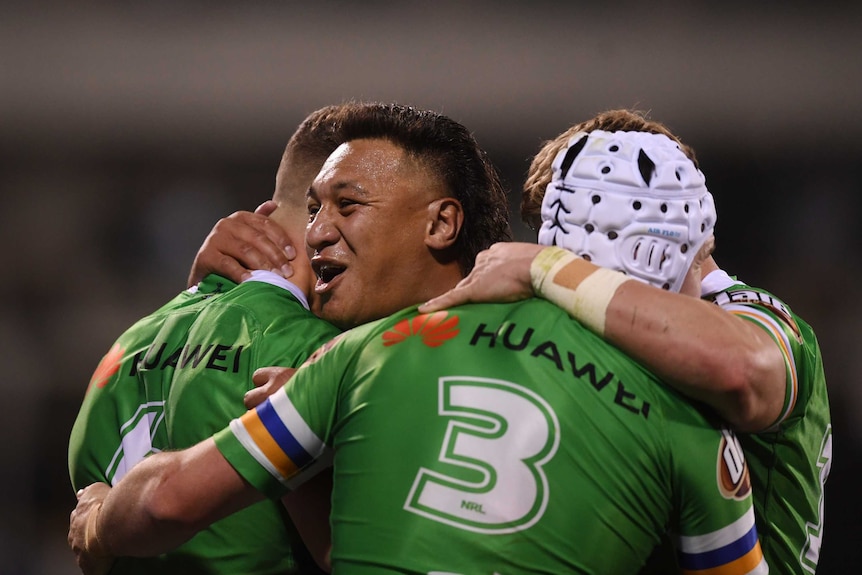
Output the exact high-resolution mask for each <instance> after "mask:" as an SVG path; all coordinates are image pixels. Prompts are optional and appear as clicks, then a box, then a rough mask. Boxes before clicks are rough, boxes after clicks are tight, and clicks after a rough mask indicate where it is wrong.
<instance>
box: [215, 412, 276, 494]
mask: <svg viewBox="0 0 862 575" xmlns="http://www.w3.org/2000/svg"><path fill="white" fill-rule="evenodd" d="M213 439H214V440H215V444H216V447H217V448H218V450H219V451H220V452H221V454H222V455H223V456H224V458H225V459H227V461H228V463H230V464H231V466H233V468H234V469H236V471H237V473H239V474H240V475H241V476H242V478H243V479H245V480H246V481H248V482H249V484H251V486H252V487H254V488H255V489H257V490H258V491H260V492H261V493H263V494H264V495H266V496H267V497H269V498H270V499H279V498H280V497H281V496H282V495H284V494H285V493H287V492H288V491H289V489H288V488H287V487H286V486H285V485H282V483H281V482H280V481H279V480H278V479H276V478H275V477H273V476H272V474H270V472H269V471H267V470H266V468H265V467H263V466H262V465H261V464H260V463H258V461H257V459H255V458H254V456H252V454H251V453H249V452H248V450H247V449H246V448H245V446H243V444H242V443H241V442H240V441H239V439H237V438H236V436H235V435H234V434H233V432H232V431H231V429H230V427H226V428H224V429H222V430H221V431H219V432H218V433H216V434H215V435H214V436H213Z"/></svg>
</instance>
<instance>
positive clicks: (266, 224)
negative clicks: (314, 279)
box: [188, 200, 304, 287]
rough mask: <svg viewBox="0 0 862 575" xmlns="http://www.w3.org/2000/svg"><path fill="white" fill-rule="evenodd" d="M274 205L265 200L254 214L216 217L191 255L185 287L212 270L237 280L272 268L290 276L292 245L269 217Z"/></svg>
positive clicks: (241, 213)
mask: <svg viewBox="0 0 862 575" xmlns="http://www.w3.org/2000/svg"><path fill="white" fill-rule="evenodd" d="M276 207H277V205H276V203H275V202H273V201H272V200H268V201H266V202H264V203H262V204H261V205H260V206H258V208H257V209H256V210H255V211H254V213H251V212H234V213H233V214H231V215H229V216H228V217H226V218H222V219H220V220H219V221H218V222H217V223H216V225H215V227H213V229H212V231H211V232H210V234H209V235H208V236H207V238H206V239H205V240H204V243H203V245H202V246H201V248H200V250H198V253H197V255H196V256H195V261H194V263H192V269H191V272H190V273H189V280H188V285H189V287H191V286H193V285H195V284H197V283H198V282H200V281H201V280H202V279H203V278H204V276H206V275H207V274H208V273H213V272H214V273H218V274H219V275H222V276H224V277H226V278H228V279H230V280H232V281H234V282H237V283H239V282H241V281H242V280H243V279H245V278H246V277H248V275H249V274H250V273H251V271H253V270H272V271H274V272H275V273H277V274H279V275H281V276H283V277H285V278H289V277H290V276H292V275H293V269H292V268H291V266H290V260H292V259H293V258H295V257H296V247H295V246H292V245H290V239H289V238H288V237H287V233H285V231H284V229H282V227H281V226H280V225H278V224H277V223H275V222H274V221H273V220H271V219H269V217H268V216H269V215H270V214H272V212H273V211H275V208H276ZM302 247H304V246H300V248H302Z"/></svg>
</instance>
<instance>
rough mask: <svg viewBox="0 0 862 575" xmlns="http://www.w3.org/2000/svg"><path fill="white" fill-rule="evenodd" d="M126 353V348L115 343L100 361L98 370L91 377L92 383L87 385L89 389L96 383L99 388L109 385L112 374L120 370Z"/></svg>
mask: <svg viewBox="0 0 862 575" xmlns="http://www.w3.org/2000/svg"><path fill="white" fill-rule="evenodd" d="M125 355H126V350H125V349H123V348H122V347H120V345H119V344H117V343H115V344H114V346H113V347H112V348H111V350H110V351H109V352H108V353H106V354H105V357H103V358H102V361H100V362H99V365H98V366H96V371H94V372H93V377H91V378H90V385H89V386H88V387H87V391H89V390H90V388H92V387H93V386H94V385H95V386H96V387H98V388H102V387H105V386H106V385H108V381H109V380H110V379H111V376H112V375H114V374H115V373H117V372H118V371H119V370H120V363H121V362H122V361H123V357H124V356H125Z"/></svg>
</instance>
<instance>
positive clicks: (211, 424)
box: [69, 272, 338, 574]
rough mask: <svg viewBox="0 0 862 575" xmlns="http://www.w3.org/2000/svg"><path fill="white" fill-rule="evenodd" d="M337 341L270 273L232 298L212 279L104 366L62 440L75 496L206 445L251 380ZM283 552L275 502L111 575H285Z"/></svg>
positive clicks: (130, 561) (284, 524)
mask: <svg viewBox="0 0 862 575" xmlns="http://www.w3.org/2000/svg"><path fill="white" fill-rule="evenodd" d="M231 288H232V289H231ZM337 333H338V330H337V329H336V328H334V327H333V326H331V325H330V324H328V323H326V322H324V321H322V320H320V319H318V318H316V317H315V316H314V315H313V314H312V313H311V312H310V311H309V310H308V306H307V303H306V301H305V297H304V295H303V294H302V292H301V291H300V290H298V288H296V286H293V285H292V284H290V283H289V282H287V281H286V280H284V279H282V278H279V277H278V276H276V275H275V274H272V273H270V272H254V274H253V279H252V280H251V281H246V282H244V283H242V284H241V285H239V286H236V287H234V284H232V283H231V282H229V281H228V280H225V279H223V278H220V277H217V276H208V277H207V278H205V280H204V282H202V284H201V285H200V286H199V289H197V290H195V291H191V292H184V293H183V294H181V295H180V296H178V297H177V298H175V299H174V300H172V301H171V302H170V303H168V304H167V305H165V306H163V307H162V308H160V309H159V310H157V311H156V312H154V313H153V314H151V315H150V316H147V317H146V318H144V319H142V320H140V321H139V322H137V323H136V324H135V325H134V326H132V327H131V328H130V329H129V330H128V331H127V332H126V333H124V334H123V335H122V336H120V338H119V339H118V340H117V342H116V343H115V344H114V346H113V347H112V348H111V351H110V352H109V353H108V354H107V355H106V356H105V358H104V359H103V360H102V362H101V364H100V365H99V367H98V368H97V370H96V374H95V375H94V376H93V379H92V381H91V384H90V388H89V389H88V392H87V394H86V396H85V398H84V402H83V405H82V407H81V411H80V413H79V415H78V418H77V420H76V422H75V425H74V427H73V430H72V435H71V439H70V445H69V469H70V474H71V477H72V484H73V486H74V488H75V489H78V488H81V487H84V486H86V485H89V484H90V483H93V482H95V481H104V482H108V483H111V484H116V483H117V482H118V481H119V480H120V479H122V477H123V476H124V475H125V474H126V473H127V472H128V471H129V470H130V469H131V468H132V467H133V466H134V465H135V464H137V463H138V462H140V461H141V460H142V459H143V458H144V457H146V456H147V455H149V454H151V453H154V452H158V451H162V450H165V449H182V448H185V447H190V446H192V445H194V444H195V443H197V442H199V441H201V440H203V439H206V438H207V437H210V436H211V435H212V434H213V433H214V432H215V431H217V430H219V429H222V428H223V427H224V426H225V425H227V424H228V422H229V421H230V420H231V419H232V418H234V417H237V416H239V415H241V414H242V413H245V411H246V409H245V407H244V405H243V396H244V394H245V392H247V391H248V390H249V389H251V388H252V387H253V383H252V374H253V372H254V370H255V369H257V368H259V367H264V366H269V365H280V366H290V367H298V366H299V365H300V364H301V363H302V362H303V361H305V359H306V358H307V357H308V356H309V354H310V353H311V352H312V351H313V350H314V349H316V348H317V347H319V346H320V345H321V344H322V343H323V342H326V341H328V340H329V339H331V338H332V337H333V336H334V335H336V334H337ZM291 541H297V536H296V533H295V531H294V529H293V526H292V524H291V523H290V521H289V518H288V516H287V513H286V512H285V510H284V509H283V507H282V506H281V504H280V502H274V501H265V502H262V503H259V504H256V505H254V506H252V507H250V508H248V509H246V510H244V511H242V512H240V513H238V514H236V515H233V516H231V517H228V518H226V519H224V520H222V521H219V522H218V523H216V524H214V525H213V526H212V527H211V528H209V529H207V530H205V531H203V532H201V533H200V534H198V535H197V536H195V537H194V538H192V539H191V540H190V541H188V542H187V543H186V544H184V545H182V546H181V547H179V548H178V549H176V550H175V551H172V552H170V553H167V554H165V555H163V556H161V557H158V558H154V559H136V558H123V559H120V560H118V562H117V564H116V565H115V567H114V569H113V570H112V573H118V574H126V573H207V574H221V573H224V574H236V573H244V574H245V573H249V574H276V573H278V574H284V573H287V572H290V570H291V569H294V567H295V566H294V560H293V557H292V549H291Z"/></svg>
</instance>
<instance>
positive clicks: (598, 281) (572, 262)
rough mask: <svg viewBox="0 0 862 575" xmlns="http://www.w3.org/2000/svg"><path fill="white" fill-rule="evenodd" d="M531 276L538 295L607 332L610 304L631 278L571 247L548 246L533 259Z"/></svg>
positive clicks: (586, 323)
mask: <svg viewBox="0 0 862 575" xmlns="http://www.w3.org/2000/svg"><path fill="white" fill-rule="evenodd" d="M530 279H531V280H532V284H533V291H535V292H536V294H537V295H539V296H541V297H543V298H545V299H547V300H548V301H550V302H551V303H553V304H555V305H557V306H558V307H561V308H562V309H564V310H565V311H566V312H567V313H568V314H569V315H570V316H572V317H573V318H575V319H576V320H578V321H580V322H581V323H582V324H584V325H585V326H586V327H588V328H589V329H590V330H592V331H593V332H595V333H597V334H599V335H604V333H605V318H606V316H607V310H608V305H610V303H611V299H612V298H613V297H614V294H615V293H616V291H617V288H619V287H620V285H622V284H623V283H625V282H627V281H629V280H630V279H631V278H629V277H628V276H626V275H625V274H623V273H620V272H616V271H613V270H609V269H606V268H601V267H598V266H597V265H595V264H593V263H590V262H588V261H587V260H585V259H583V258H581V257H579V256H576V255H575V254H573V253H572V252H570V251H568V250H564V249H562V248H557V247H548V248H545V249H543V250H542V251H541V252H539V253H538V255H536V257H535V258H533V262H532V264H531V265H530Z"/></svg>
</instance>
